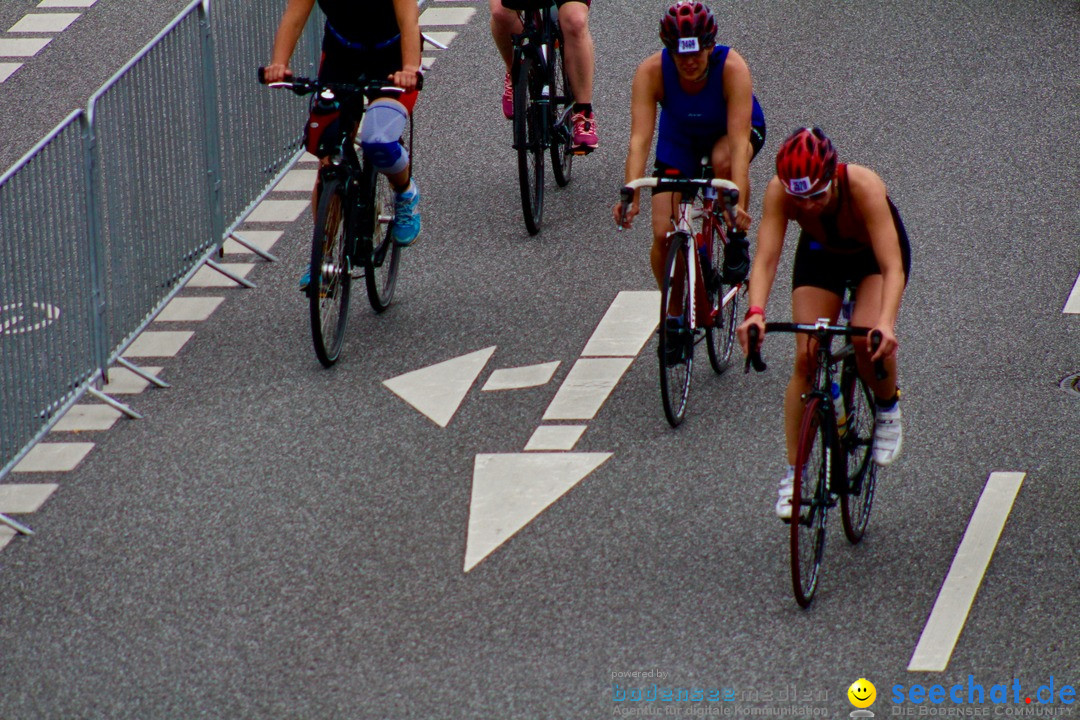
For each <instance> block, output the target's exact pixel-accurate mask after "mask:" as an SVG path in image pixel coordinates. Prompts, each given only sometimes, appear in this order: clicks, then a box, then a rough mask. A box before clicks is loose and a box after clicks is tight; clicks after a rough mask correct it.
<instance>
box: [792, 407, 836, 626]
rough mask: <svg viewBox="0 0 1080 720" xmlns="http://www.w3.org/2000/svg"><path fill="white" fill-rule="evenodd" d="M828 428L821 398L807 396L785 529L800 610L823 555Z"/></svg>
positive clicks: (814, 582)
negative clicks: (788, 530)
mask: <svg viewBox="0 0 1080 720" xmlns="http://www.w3.org/2000/svg"><path fill="white" fill-rule="evenodd" d="M830 429H831V428H830V425H829V419H828V415H827V413H826V408H825V407H824V405H822V402H821V398H819V397H811V398H810V399H809V400H808V401H807V402H806V407H805V408H804V409H803V416H802V424H801V427H800V428H799V445H798V448H797V449H796V451H795V481H794V491H793V493H792V512H791V523H790V528H789V529H790V534H791V584H792V589H793V590H794V591H795V601H796V602H797V603H799V605H800V607H809V606H810V603H811V602H812V601H813V599H814V592H815V591H816V590H817V584H818V571H819V569H820V568H821V559H822V557H823V556H824V554H825V525H826V521H827V520H828V514H829V503H830V499H831V498H830V495H829V471H830V465H831V463H832V457H831V446H830Z"/></svg>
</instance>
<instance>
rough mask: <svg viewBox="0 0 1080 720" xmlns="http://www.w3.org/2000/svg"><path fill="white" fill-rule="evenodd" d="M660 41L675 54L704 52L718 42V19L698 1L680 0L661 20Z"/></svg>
mask: <svg viewBox="0 0 1080 720" xmlns="http://www.w3.org/2000/svg"><path fill="white" fill-rule="evenodd" d="M660 40H661V41H662V42H663V43H664V47H666V48H667V49H668V50H670V51H671V52H673V53H688V52H697V51H698V50H704V49H705V48H707V47H711V46H712V45H713V44H714V43H715V42H716V18H715V17H713V14H712V11H711V10H709V8H707V7H705V5H704V4H702V3H700V2H696V0H680V1H679V2H677V3H675V4H674V5H672V6H671V7H669V8H668V11H667V12H666V13H664V17H663V18H661V20H660Z"/></svg>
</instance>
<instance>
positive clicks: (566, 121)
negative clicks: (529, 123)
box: [550, 38, 574, 187]
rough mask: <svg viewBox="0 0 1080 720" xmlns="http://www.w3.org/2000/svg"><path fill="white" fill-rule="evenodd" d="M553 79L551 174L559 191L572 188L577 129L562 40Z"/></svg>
mask: <svg viewBox="0 0 1080 720" xmlns="http://www.w3.org/2000/svg"><path fill="white" fill-rule="evenodd" d="M550 50H551V55H550V56H551V58H552V77H553V79H554V81H555V86H554V88H552V98H551V105H550V107H551V113H550V114H551V128H552V130H551V171H552V174H553V175H554V176H555V182H556V183H557V184H558V185H559V187H566V186H567V185H569V184H570V173H571V171H572V170H573V169H574V153H573V152H572V151H571V148H572V146H573V144H574V128H573V124H572V123H571V122H570V109H571V108H572V107H573V106H574V91H573V89H571V87H570V78H569V77H568V76H567V74H566V64H565V62H564V57H563V44H562V40H561V38H560V40H559V42H558V43H557V45H553V46H552V47H551V48H550Z"/></svg>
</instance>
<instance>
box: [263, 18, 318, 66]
mask: <svg viewBox="0 0 1080 720" xmlns="http://www.w3.org/2000/svg"><path fill="white" fill-rule="evenodd" d="M313 7H315V0H289V4H288V5H286V6H285V12H284V13H282V15H281V22H280V23H278V29H277V33H276V34H275V35H274V50H273V52H272V53H271V54H270V64H269V65H267V66H266V69H265V71H264V72H265V75H264V77H265V81H266V82H268V83H272V82H281V81H282V80H285V79H286V78H288V77H289V76H290V75H292V72H291V71H290V70H289V59H290V58H291V57H292V54H293V50H295V49H296V43H297V41H298V40H299V39H300V35H301V33H303V32H304V25H306V24H307V20H308V16H309V15H311V9H312V8H313Z"/></svg>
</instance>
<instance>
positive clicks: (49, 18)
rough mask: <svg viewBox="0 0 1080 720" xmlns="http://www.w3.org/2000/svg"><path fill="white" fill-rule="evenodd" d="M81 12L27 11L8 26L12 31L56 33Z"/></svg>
mask: <svg viewBox="0 0 1080 720" xmlns="http://www.w3.org/2000/svg"><path fill="white" fill-rule="evenodd" d="M80 14H81V13H28V14H26V15H23V16H22V18H21V19H20V20H19V22H17V23H15V24H14V25H12V26H11V27H10V28H8V32H13V33H57V32H63V31H64V30H67V28H68V25H71V23H73V22H75V21H76V20H78V19H79V15H80Z"/></svg>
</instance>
